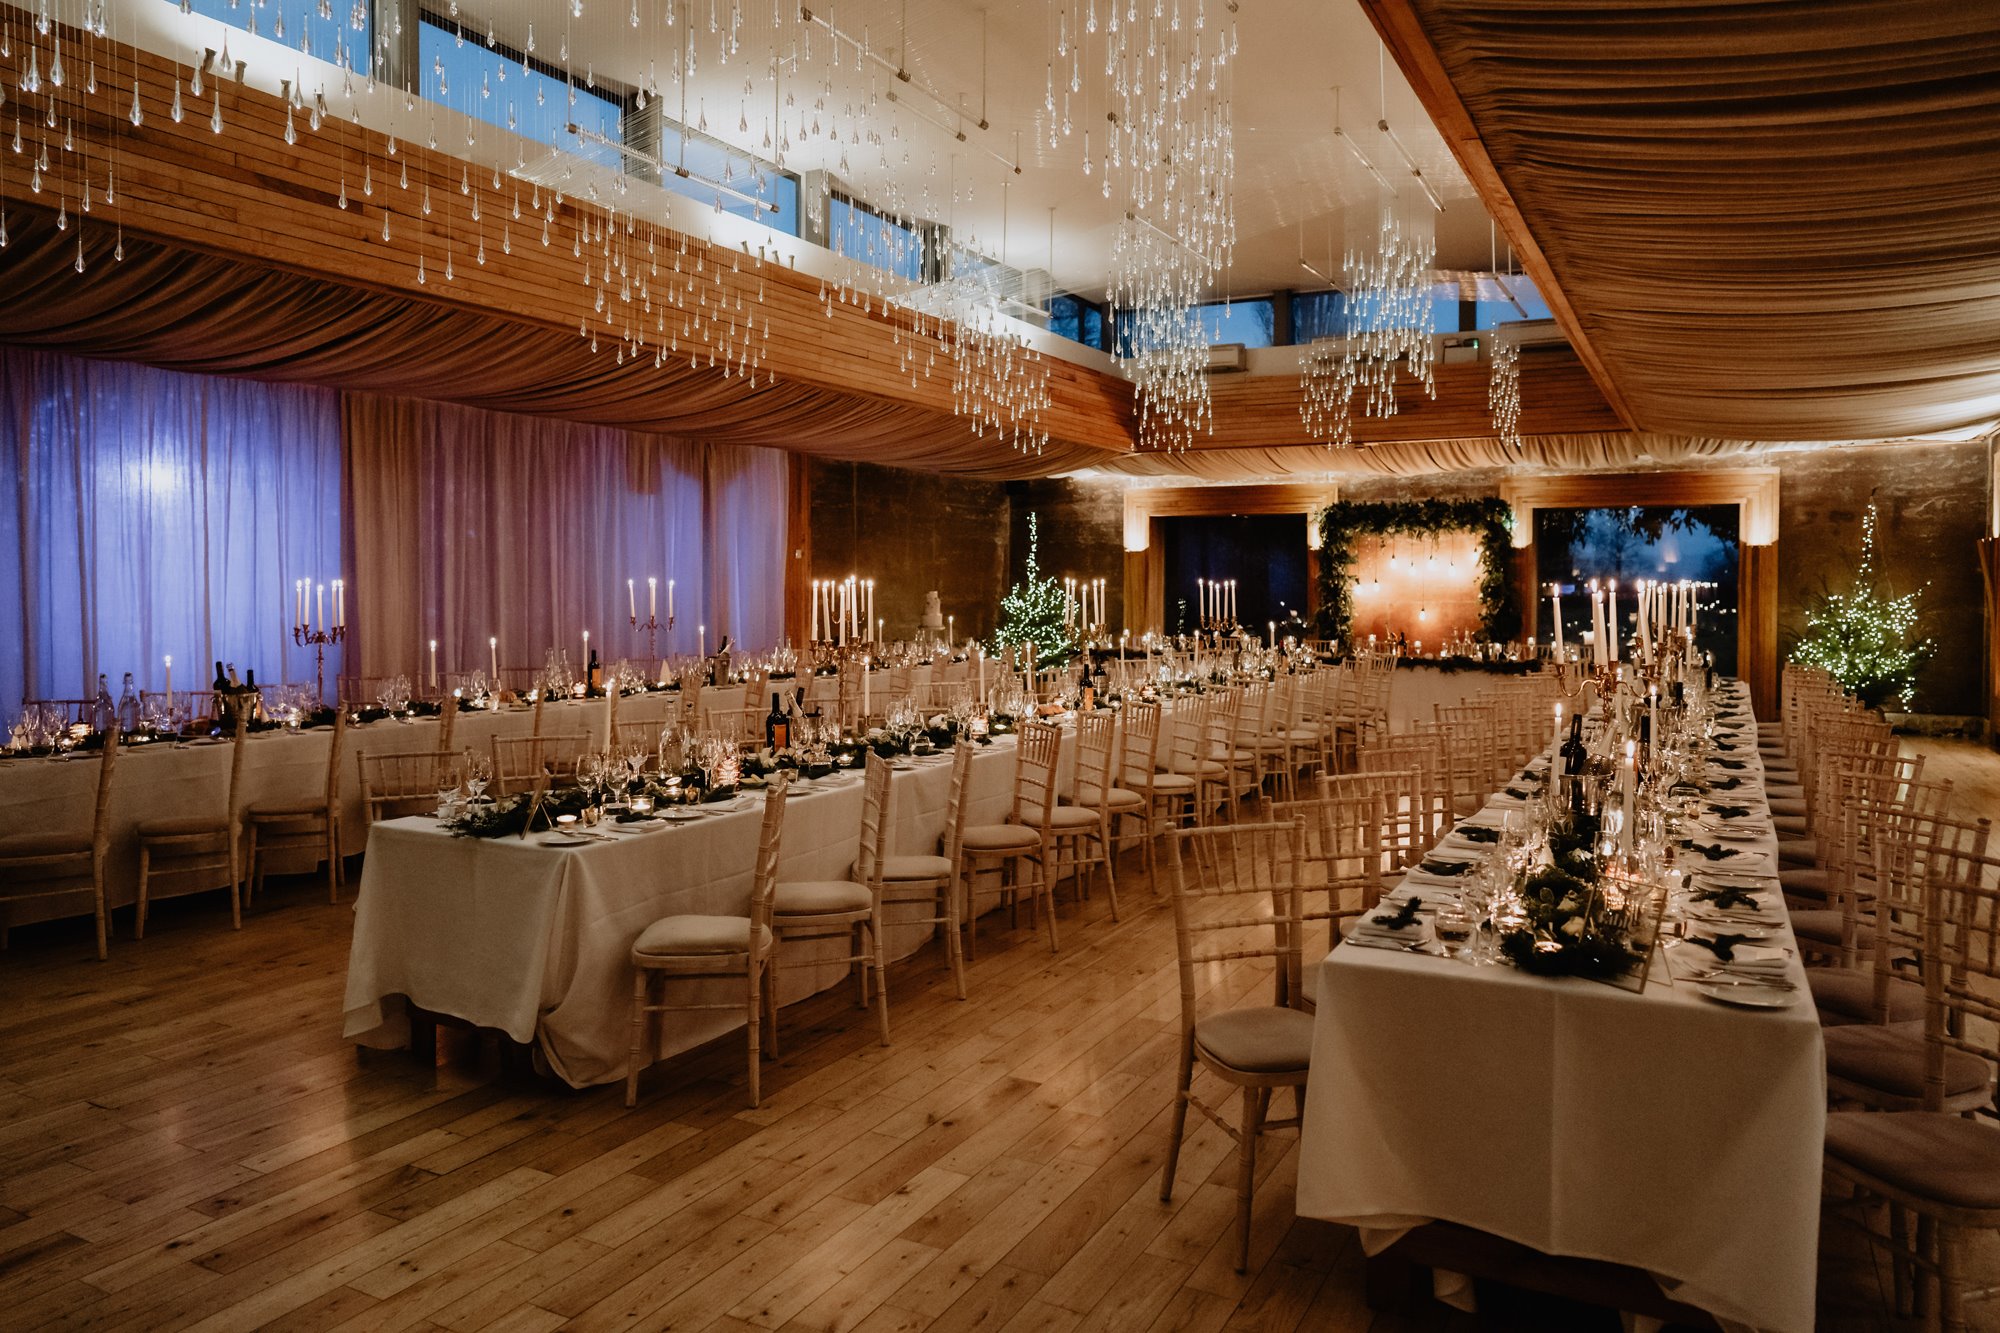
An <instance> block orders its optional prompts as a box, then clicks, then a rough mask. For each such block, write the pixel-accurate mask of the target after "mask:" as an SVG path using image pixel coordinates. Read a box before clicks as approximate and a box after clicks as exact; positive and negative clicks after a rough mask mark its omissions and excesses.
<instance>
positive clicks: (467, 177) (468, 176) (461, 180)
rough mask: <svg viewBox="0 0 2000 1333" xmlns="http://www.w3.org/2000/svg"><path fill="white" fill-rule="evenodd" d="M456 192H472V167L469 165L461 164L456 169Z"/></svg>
mask: <svg viewBox="0 0 2000 1333" xmlns="http://www.w3.org/2000/svg"><path fill="white" fill-rule="evenodd" d="M458 192H459V193H460V194H471V193H472V168H471V167H469V166H462V167H460V168H459V169H458Z"/></svg>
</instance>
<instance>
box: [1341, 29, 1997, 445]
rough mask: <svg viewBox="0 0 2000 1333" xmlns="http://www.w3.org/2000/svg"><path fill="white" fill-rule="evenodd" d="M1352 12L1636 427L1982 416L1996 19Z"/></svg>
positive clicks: (1989, 332) (1759, 433) (1795, 430)
mask: <svg viewBox="0 0 2000 1333" xmlns="http://www.w3.org/2000/svg"><path fill="white" fill-rule="evenodd" d="M1362 3H1363V6H1364V8H1366V9H1368V10H1369V11H1370V13H1371V16H1372V17H1373V18H1374V19H1375V22H1376V25H1377V27H1378V28H1379V29H1380V30H1381V31H1382V32H1383V34H1384V36H1385V39H1386V40H1388V42H1389V43H1390V45H1391V48H1392V50H1394V52H1395V54H1396V57H1397V60H1398V63H1399V64H1400V65H1402V67H1403V69H1404V71H1405V73H1407V74H1409V75H1410V76H1411V80H1412V82H1413V84H1415V86H1416V87H1417V89H1418V93H1419V96H1420V97H1422V98H1423V99H1424V101H1425V103H1426V105H1427V107H1428V109H1429V110H1430V112H1431V114H1432V117H1433V118H1434V119H1435V120H1437V121H1438V123H1439V125H1440V127H1441V128H1442V129H1443V130H1444V132H1445V134H1446V137H1447V139H1452V140H1455V141H1456V143H1457V147H1458V150H1459V152H1460V156H1461V160H1462V161H1465V162H1466V165H1467V169H1468V172H1469V174H1471V175H1472V176H1473V178H1474V180H1475V183H1478V182H1479V181H1480V180H1481V175H1482V173H1481V171H1480V169H1479V167H1480V164H1479V162H1478V160H1477V159H1478V158H1479V156H1480V154H1482V153H1483V154H1484V155H1485V156H1486V157H1487V158H1489V159H1490V165H1491V169H1492V172H1494V173H1497V177H1498V184H1499V186H1500V187H1501V189H1503V190H1504V192H1505V194H1506V195H1509V196H1511V200H1497V199H1496V198H1495V197H1494V196H1495V194H1496V193H1498V191H1496V190H1494V189H1493V188H1491V182H1490V179H1489V184H1488V187H1487V188H1486V189H1484V191H1483V192H1484V193H1485V194H1486V195H1487V197H1488V203H1489V204H1490V205H1494V204H1497V205H1500V208H1499V211H1500V213H1501V215H1502V217H1503V220H1504V219H1505V215H1506V213H1507V211H1508V210H1507V207H1506V206H1505V205H1506V204H1508V203H1511V205H1512V207H1513V208H1514V209H1517V210H1518V215H1519V223H1520V224H1521V226H1522V228H1524V229H1525V232H1526V233H1527V234H1528V236H1529V237H1531V238H1532V244H1538V245H1539V247H1540V250H1541V253H1542V255H1543V256H1545V258H1546V265H1547V269H1548V274H1547V275H1538V276H1544V277H1547V276H1552V277H1553V279H1554V285H1555V287H1556V288H1557V289H1558V290H1559V291H1560V293H1561V295H1562V296H1563V297H1564V298H1566V299H1567V302H1568V303H1569V306H1570V308H1571V309H1572V310H1573V311H1574V318H1573V323H1574V327H1572V328H1571V330H1570V332H1571V335H1572V339H1573V340H1575V341H1578V342H1579V344H1580V346H1583V347H1585V348H1586V349H1587V352H1589V353H1594V355H1595V357H1596V358H1597V361H1598V363H1599V364H1600V365H1601V366H1602V368H1603V371H1604V372H1605V374H1606V375H1607V376H1608V379H1609V381H1610V383H1608V384H1606V386H1605V387H1606V391H1607V394H1608V395H1610V396H1612V397H1613V400H1614V401H1620V400H1622V402H1623V403H1624V405H1625V406H1626V408H1627V409H1628V410H1629V415H1630V419H1631V424H1633V425H1634V426H1636V427H1638V428H1640V429H1644V430H1653V431H1663V432H1674V433H1678V434H1684V435H1688V436H1696V437H1706V436H1719V437H1729V438H1733V439H1742V440H1794V439H1822V440H1848V439H1869V438H1877V439H1879V438H1885V437H1887V438H1893V437H1896V436H1902V435H1918V434H1927V433H1932V432H1939V431H1948V430H1959V429H1964V428H1968V427H1973V426H1976V425H1979V424H1981V423H1988V422H1992V421H1994V420H1995V419H1996V418H2000V353H1996V350H1995V349H1996V348H2000V208H1996V207H1995V200H1996V194H1995V188H1996V182H2000V133H1996V132H1995V126H1996V125H2000V8H1996V6H1994V5H1993V4H1990V3H1973V4H1940V3H1937V0H1828V2H1827V3H1819V4H1799V3H1795V2H1794V0H1784V2H1783V3H1778V2H1772V0H1752V2H1751V3H1742V4H1714V3H1698V2H1695V0H1608V2H1607V0H1547V2H1546V3H1540V4H1532V5H1524V4H1520V3H1517V0H1362ZM1426 67H1428V68H1426ZM1454 122H1456V124H1454ZM1490 174H1491V173H1489V177H1490ZM1517 239H1519V237H1518V233H1517Z"/></svg>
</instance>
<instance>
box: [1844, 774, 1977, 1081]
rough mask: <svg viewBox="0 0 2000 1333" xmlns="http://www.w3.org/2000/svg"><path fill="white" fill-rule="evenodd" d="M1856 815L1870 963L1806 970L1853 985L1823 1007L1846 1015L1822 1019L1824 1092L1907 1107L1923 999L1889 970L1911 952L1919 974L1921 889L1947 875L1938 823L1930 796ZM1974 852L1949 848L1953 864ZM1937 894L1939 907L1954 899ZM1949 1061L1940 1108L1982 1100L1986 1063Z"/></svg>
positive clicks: (1916, 1071) (1917, 1073)
mask: <svg viewBox="0 0 2000 1333" xmlns="http://www.w3.org/2000/svg"><path fill="white" fill-rule="evenodd" d="M1926 785H1929V784H1926ZM1939 785H1942V784H1939ZM1855 804H1856V805H1860V806H1865V805H1869V804H1870V802H1869V801H1868V800H1867V799H1866V797H1865V796H1864V797H1862V798H1859V799H1857V801H1856V802H1855ZM1861 819H1862V822H1865V823H1866V824H1868V825H1870V826H1871V829H1870V833H1869V842H1870V846H1869V849H1868V856H1869V860H1870V862H1871V863H1872V866H1873V869H1874V872H1875V880H1874V893H1873V895H1872V901H1871V903H1870V906H1871V908H1872V910H1871V912H1870V917H1871V920H1870V923H1869V933H1870V935H1871V951H1872V958H1871V959H1870V965H1869V966H1868V967H1866V968H1859V969H1856V968H1843V969H1830V968H1814V969H1812V970H1811V971H1809V972H1808V973H1807V980H1808V981H1809V982H1811V981H1812V980H1813V977H1814V976H1815V975H1817V974H1819V973H1822V972H1824V973H1827V974H1829V976H1846V977H1853V978H1854V980H1855V982H1856V983H1857V984H1855V985H1854V986H1853V987H1852V988H1851V990H1850V991H1849V992H1847V993H1843V994H1841V995H1840V996H1839V998H1840V999H1841V1000H1842V1001H1843V1002H1844V1007H1845V1009H1846V1011H1847V1012H1845V1013H1840V1012H1838V1011H1831V1016H1832V1017H1833V1018H1845V1019H1846V1020H1847V1021H1846V1022H1841V1023H1838V1024H1837V1025H1834V1026H1828V1027H1827V1029H1826V1031H1825V1033H1824V1034H1822V1035H1823V1037H1824V1040H1825V1042H1826V1076H1827V1094H1828V1096H1829V1097H1831V1098H1834V1099H1835V1100H1837V1101H1841V1102H1847V1103H1852V1104H1858V1105H1862V1106H1869V1107H1874V1108H1876V1109H1878V1110H1891V1111H1902V1110H1911V1109H1914V1108H1916V1107H1917V1106H1918V1105H1920V1103H1921V1099H1922V1083H1923V1077H1922V1074H1921V1069H1922V1064H1923V1051H1922V1041H1921V1038H1919V1037H1918V1036H1916V1035H1915V1034H1913V1033H1910V1032H1909V1031H1908V1030H1907V1029H1906V1027H1905V1026H1904V1025H1906V1024H1908V1023H1911V1022H1914V1021H1915V1020H1917V1019H1919V1018H1921V1017H1922V1016H1923V1010H1924V1003H1925V1000H1924V996H1923V994H1922V987H1921V985H1920V984H1917V985H1912V983H1911V982H1910V980H1909V979H1908V978H1906V977H1899V976H1896V975H1894V970H1895V960H1896V959H1897V958H1898V957H1901V958H1907V959H1910V960H1913V961H1914V963H1915V965H1916V967H1917V969H1918V972H1919V976H1921V974H1922V969H1923V968H1924V967H1925V966H1926V965H1927V964H1926V962H1925V960H1924V958H1923V956H1922V955H1923V949H1924V947H1925V934H1924V932H1925V928H1926V922H1925V919H1924V912H1925V911H1926V910H1927V909H1928V908H1929V907H1930V906H1931V905H1932V903H1933V901H1934V900H1933V899H1932V898H1930V897H1928V896H1927V894H1928V891H1929V887H1930V885H1931V884H1932V883H1933V882H1934V881H1935V882H1945V881H1948V880H1949V879H1950V878H1951V876H1950V874H1949V870H1948V866H1947V864H1946V861H1945V859H1944V856H1943V850H1944V847H1945V845H1946V828H1945V825H1944V823H1943V817H1942V816H1941V815H1940V814H1938V813H1937V811H1936V804H1935V803H1934V802H1930V801H1922V802H1914V803H1908V804H1904V805H1900V806H1899V807H1897V808H1892V809H1888V810H1871V811H1867V812H1865V813H1864V814H1863V815H1862V816H1861ZM1954 841H1955V840H1954ZM1972 855H1973V853H1972V851H1971V848H1970V847H1956V846H1954V847H1953V849H1952V858H1953V860H1952V863H1953V864H1962V863H1964V861H1965V859H1966V858H1967V857H1968V856H1972ZM1935 901H1936V902H1938V903H1940V904H1941V905H1942V906H1944V907H1946V908H1951V907H1954V906H1957V905H1958V902H1959V900H1957V899H1949V900H1947V899H1937V900H1935ZM1945 926H1946V928H1947V929H1955V927H1956V923H1955V922H1953V921H1951V920H1949V919H1947V921H1946V922H1945ZM1913 991H1914V992H1915V993H1914V994H1912V993H1911V992H1913ZM1826 996H1827V991H1826V989H1825V986H1824V984H1823V982H1821V983H1816V984H1814V986H1813V1002H1814V1004H1816V1005H1818V1006H1819V1007H1820V1012H1821V1015H1822V1020H1823V1021H1829V1014H1830V1010H1829V1007H1828V1006H1827V1004H1826V1002H1825V1001H1826ZM1950 1065H1951V1068H1950V1070H1949V1073H1948V1084H1949V1085H1948V1086H1947V1087H1946V1088H1945V1089H1944V1096H1945V1098H1946V1100H1947V1102H1950V1103H1952V1104H1951V1105H1950V1106H1949V1107H1948V1108H1947V1109H1951V1110H1970V1109H1974V1108H1977V1107H1982V1106H1987V1105H1988V1102H1989V1100H1990V1094H1991V1091H1992V1071H1991V1070H1987V1069H1982V1068H1981V1067H1979V1065H1978V1063H1977V1062H1976V1061H1973V1060H1969V1059H1966V1058H1963V1057H1961V1058H1957V1059H1954V1060H1952V1061H1950ZM1989 1109H1990V1108H1989Z"/></svg>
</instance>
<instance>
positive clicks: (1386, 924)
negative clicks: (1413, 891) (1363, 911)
mask: <svg viewBox="0 0 2000 1333" xmlns="http://www.w3.org/2000/svg"><path fill="white" fill-rule="evenodd" d="M1423 905H1424V900H1423V899H1422V898H1405V899H1404V900H1403V905H1402V907H1401V908H1399V909H1398V910H1397V911H1396V912H1395V913H1394V914H1393V915H1392V914H1390V913H1387V912H1385V913H1383V914H1381V915H1380V916H1371V917H1369V918H1368V919H1369V920H1370V921H1373V922H1374V923H1375V924H1376V925H1378V926H1380V927H1382V928H1383V929H1384V930H1403V929H1405V928H1407V927H1409V926H1411V925H1413V924H1415V922H1416V919H1417V913H1418V911H1420V910H1421V909H1422V908H1423Z"/></svg>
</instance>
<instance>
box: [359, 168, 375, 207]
mask: <svg viewBox="0 0 2000 1333" xmlns="http://www.w3.org/2000/svg"><path fill="white" fill-rule="evenodd" d="M374 194H375V175H374V171H373V169H372V168H371V166H370V164H369V163H366V162H363V163H362V164H361V196H362V198H364V199H367V198H373V197H374Z"/></svg>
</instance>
